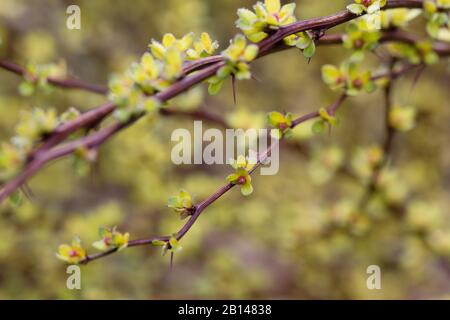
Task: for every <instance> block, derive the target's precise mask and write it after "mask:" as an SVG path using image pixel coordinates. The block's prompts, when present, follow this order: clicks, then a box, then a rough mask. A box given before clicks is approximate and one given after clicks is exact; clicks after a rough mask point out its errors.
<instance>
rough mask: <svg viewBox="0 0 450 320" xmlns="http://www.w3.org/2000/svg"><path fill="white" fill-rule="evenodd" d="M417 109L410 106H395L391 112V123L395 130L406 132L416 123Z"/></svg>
mask: <svg viewBox="0 0 450 320" xmlns="http://www.w3.org/2000/svg"><path fill="white" fill-rule="evenodd" d="M416 115H417V110H416V109H415V108H412V107H408V106H398V105H396V106H393V107H392V108H391V110H390V112H389V125H390V126H391V128H394V129H395V130H398V131H402V132H406V131H409V130H411V129H413V128H414V126H415V124H416Z"/></svg>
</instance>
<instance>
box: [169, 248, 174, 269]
mask: <svg viewBox="0 0 450 320" xmlns="http://www.w3.org/2000/svg"><path fill="white" fill-rule="evenodd" d="M173 256H174V254H173V252H171V253H170V271H172V270H173Z"/></svg>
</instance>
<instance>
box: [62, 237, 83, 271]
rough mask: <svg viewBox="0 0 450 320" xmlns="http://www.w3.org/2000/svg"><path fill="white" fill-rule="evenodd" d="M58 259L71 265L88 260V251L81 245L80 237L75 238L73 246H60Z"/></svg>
mask: <svg viewBox="0 0 450 320" xmlns="http://www.w3.org/2000/svg"><path fill="white" fill-rule="evenodd" d="M56 257H57V258H58V259H60V260H62V261H65V262H67V263H69V264H78V263H80V262H81V261H83V260H84V259H86V250H85V249H84V248H83V247H82V245H81V239H80V237H78V236H75V237H74V238H73V239H72V242H71V244H62V245H60V246H59V247H58V253H57V254H56Z"/></svg>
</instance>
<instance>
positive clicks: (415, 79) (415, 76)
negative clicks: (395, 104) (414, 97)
mask: <svg viewBox="0 0 450 320" xmlns="http://www.w3.org/2000/svg"><path fill="white" fill-rule="evenodd" d="M424 70H425V66H424V65H422V66H420V68H419V69H418V70H417V72H416V74H415V75H414V79H413V82H412V84H411V89H410V93H411V92H412V91H413V89H414V88H415V86H416V84H417V82H418V81H419V78H420V77H421V76H422V74H423V71H424Z"/></svg>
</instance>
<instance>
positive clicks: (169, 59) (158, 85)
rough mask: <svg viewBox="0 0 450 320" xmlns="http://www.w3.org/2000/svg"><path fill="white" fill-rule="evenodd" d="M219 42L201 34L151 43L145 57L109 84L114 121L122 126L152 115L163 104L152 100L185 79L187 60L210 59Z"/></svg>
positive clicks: (170, 37)
mask: <svg viewBox="0 0 450 320" xmlns="http://www.w3.org/2000/svg"><path fill="white" fill-rule="evenodd" d="M217 47H218V43H217V41H212V40H211V37H210V36H209V34H207V33H206V32H204V33H202V34H201V36H200V39H198V40H195V39H194V34H193V33H189V34H187V35H185V36H183V37H182V38H180V39H177V38H176V37H175V36H174V35H173V34H171V33H167V34H165V35H164V36H163V39H162V41H161V42H159V41H156V40H152V42H151V43H150V45H149V49H150V52H146V53H144V54H143V55H142V57H141V59H140V62H135V63H132V64H131V65H130V67H129V68H128V69H127V70H126V71H125V72H124V73H123V74H121V75H115V76H113V77H112V78H111V80H110V83H109V99H110V100H111V101H112V102H114V104H116V105H117V106H118V108H117V109H116V111H115V112H114V115H115V117H116V118H117V119H118V120H119V121H122V122H125V121H127V120H128V119H129V118H130V117H132V116H133V115H135V114H138V113H141V112H144V111H145V112H147V113H149V114H153V113H154V111H156V110H158V109H159V107H160V106H161V102H160V101H158V100H157V99H156V98H152V97H150V96H152V95H154V94H156V93H158V92H161V91H163V90H165V89H167V88H168V87H169V86H171V85H172V84H173V83H174V82H176V81H177V80H178V79H180V78H181V77H183V76H184V74H183V65H184V63H185V62H186V61H187V60H195V59H199V58H203V57H207V56H210V55H212V54H213V53H214V51H215V50H216V49H217Z"/></svg>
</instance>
